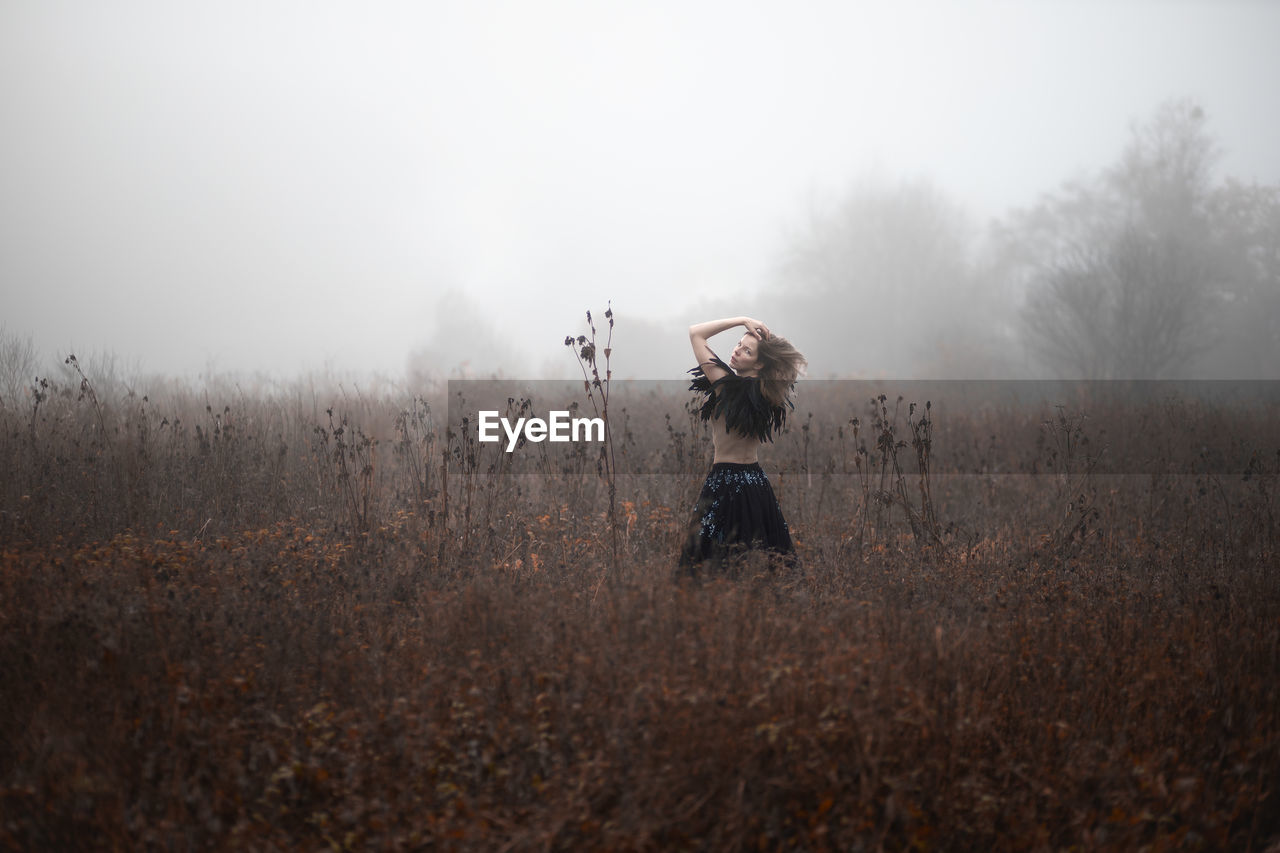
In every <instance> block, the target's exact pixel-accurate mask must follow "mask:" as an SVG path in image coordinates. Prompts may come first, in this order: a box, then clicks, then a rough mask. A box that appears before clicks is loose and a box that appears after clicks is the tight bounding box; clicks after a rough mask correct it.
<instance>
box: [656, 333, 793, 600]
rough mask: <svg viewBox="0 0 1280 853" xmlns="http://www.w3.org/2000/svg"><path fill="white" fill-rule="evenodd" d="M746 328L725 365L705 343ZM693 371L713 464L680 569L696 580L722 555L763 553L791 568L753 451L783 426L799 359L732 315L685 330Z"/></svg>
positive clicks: (783, 532) (787, 537)
mask: <svg viewBox="0 0 1280 853" xmlns="http://www.w3.org/2000/svg"><path fill="white" fill-rule="evenodd" d="M735 326H745V327H746V330H747V331H746V334H744V335H743V336H742V338H741V339H740V340H739V341H738V343H737V345H736V346H735V347H734V348H733V353H732V355H730V357H729V363H728V364H725V363H724V362H723V361H721V360H720V359H719V358H718V357H717V356H716V354H715V353H714V352H712V351H711V347H710V345H708V343H707V339H708V338H711V337H714V336H715V335H718V334H719V333H721V332H723V331H725V330H727V329H732V328H733V327H735ZM689 342H690V343H691V344H692V345H693V354H694V356H695V357H696V358H697V359H698V366H697V367H695V368H693V369H692V370H690V371H689V372H690V373H691V374H693V377H694V378H693V384H692V385H690V386H689V390H691V391H696V392H698V393H699V394H701V395H702V396H703V402H702V406H701V408H700V410H699V414H700V415H701V417H702V419H703V420H704V421H707V420H709V421H711V428H712V433H711V436H712V443H713V445H714V447H715V459H714V460H713V463H712V465H711V473H710V474H708V475H707V479H706V482H704V483H703V484H702V493H701V494H700V495H699V496H698V505H697V507H696V508H695V510H694V515H693V521H692V522H691V523H690V525H689V534H688V537H687V539H686V541H685V544H684V549H683V550H682V551H681V553H680V569H681V571H682V572H683V573H687V574H690V575H696V574H697V572H698V568H699V566H701V565H702V564H703V563H708V562H709V563H710V564H711V567H712V568H715V569H720V568H722V564H723V562H724V560H725V559H726V558H727V557H732V556H734V555H737V554H741V553H743V552H745V551H747V550H750V549H763V550H766V551H768V552H771V553H772V554H774V555H777V556H779V557H781V558H782V559H783V560H784V561H785V562H786V563H787V564H788V565H790V566H794V565H796V557H795V546H794V545H793V544H792V542H791V533H790V531H789V530H788V529H787V522H786V520H785V519H784V518H783V517H782V510H781V508H780V507H779V506H778V499H777V498H776V497H775V496H774V494H773V487H772V486H770V485H769V478H768V477H766V476H765V473H764V470H763V469H762V468H761V467H760V463H759V461H758V458H757V452H758V451H759V448H760V445H761V444H762V443H763V442H765V441H772V440H773V433H774V432H775V431H777V430H779V429H781V428H782V426H783V425H784V424H785V423H786V418H787V412H788V410H790V409H792V408H794V406H793V404H792V401H791V391H792V389H793V388H794V385H795V381H796V379H797V378H798V377H799V375H800V372H801V370H802V369H803V368H804V366H805V364H806V362H805V358H804V356H802V355H801V354H800V353H799V352H798V351H797V350H796V348H795V347H794V346H792V345H791V344H790V343H789V342H788V341H787V340H786V339H784V338H780V337H778V336H777V335H773V334H770V332H769V329H768V327H767V326H765V324H764V323H761V322H760V321H759V320H753V319H751V318H750V317H732V318H729V319H726V320H712V321H710V322H707V323H699V324H697V325H694V326H690V327H689Z"/></svg>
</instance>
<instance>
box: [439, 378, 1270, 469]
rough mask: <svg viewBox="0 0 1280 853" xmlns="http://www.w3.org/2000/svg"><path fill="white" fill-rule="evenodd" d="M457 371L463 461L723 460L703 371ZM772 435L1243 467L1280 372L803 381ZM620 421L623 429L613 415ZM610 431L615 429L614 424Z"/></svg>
mask: <svg viewBox="0 0 1280 853" xmlns="http://www.w3.org/2000/svg"><path fill="white" fill-rule="evenodd" d="M603 391H604V389H603V388H592V389H590V392H591V393H588V389H587V388H586V387H585V386H584V383H583V382H582V381H581V380H578V381H561V380H554V381H551V380H516V379H492V380H453V381H450V382H449V383H448V395H449V400H448V433H447V438H448V442H449V449H450V459H451V464H455V465H458V466H461V467H463V468H467V469H470V470H477V471H489V472H494V471H503V472H510V473H520V474H540V473H541V474H552V473H557V472H560V473H564V472H573V471H582V472H587V471H592V470H596V469H597V468H599V467H600V466H601V465H602V464H603V463H602V461H601V453H602V452H604V451H605V450H606V449H607V450H608V452H609V453H610V457H609V460H610V464H612V465H613V466H614V469H615V470H616V471H618V472H620V473H629V474H674V473H687V472H689V471H691V470H698V469H701V468H705V467H706V466H708V465H710V464H711V462H712V458H713V446H712V440H711V431H710V429H709V427H708V426H707V425H706V424H705V423H704V422H702V421H701V420H700V419H699V418H698V417H697V416H696V414H695V412H696V406H695V396H694V394H693V393H692V392H690V391H689V384H688V382H687V381H679V380H614V381H613V382H612V383H610V385H609V387H608V400H607V409H606V406H605V399H604V394H603ZM794 405H795V408H794V409H793V410H792V411H791V412H790V414H789V416H788V419H787V425H786V427H785V429H783V430H782V431H781V432H780V433H778V434H777V435H775V436H774V440H773V441H772V442H771V443H766V444H764V445H762V446H761V449H760V461H761V464H762V465H764V466H765V467H766V469H767V470H768V471H769V472H771V473H793V472H808V473H815V472H822V471H827V472H836V473H857V472H859V471H868V470H874V471H878V470H881V469H882V468H884V467H885V466H893V465H897V466H898V467H899V469H900V470H902V471H903V472H906V473H912V472H917V471H919V470H920V468H921V466H922V464H923V465H925V466H927V467H928V469H929V470H930V471H931V472H933V473H937V474H1079V473H1086V472H1088V473H1094V474H1099V475H1102V474H1200V473H1210V474H1217V475H1228V474H1236V475H1241V476H1253V475H1255V474H1257V475H1266V474H1276V473H1277V472H1280V382H1276V381H1229V380H1214V381H1145V380H1144V381H1122V380H1114V381H1047V380H1017V381H1005V380H999V381H995V380H992V381H978V380H966V381H955V380H937V381H931V380H901V381H894V380H802V381H801V382H800V383H798V384H797V386H796V393H795V404H794ZM606 426H607V430H606V429H605V427H606ZM605 432H607V435H602V433H605Z"/></svg>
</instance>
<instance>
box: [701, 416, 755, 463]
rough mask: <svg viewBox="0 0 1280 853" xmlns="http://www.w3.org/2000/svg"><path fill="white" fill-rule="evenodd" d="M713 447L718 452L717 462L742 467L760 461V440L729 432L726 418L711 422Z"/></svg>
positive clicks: (716, 455) (716, 454)
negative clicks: (725, 423) (726, 427)
mask: <svg viewBox="0 0 1280 853" xmlns="http://www.w3.org/2000/svg"><path fill="white" fill-rule="evenodd" d="M711 445H712V446H713V447H714V448H715V451H716V453H715V461H716V462H736V463H738V464H740V465H741V464H750V463H752V462H758V461H760V457H759V456H758V453H759V450H760V442H759V440H758V439H755V438H752V437H750V436H746V435H741V434H739V433H736V432H732V433H731V432H729V431H728V430H727V429H725V426H724V418H716V419H715V420H713V421H712V422H711Z"/></svg>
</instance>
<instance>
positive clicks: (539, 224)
mask: <svg viewBox="0 0 1280 853" xmlns="http://www.w3.org/2000/svg"><path fill="white" fill-rule="evenodd" d="M1277 35H1280V5H1276V4H1272V3H1256V4H1246V3H1210V2H1201V3H1193V2H1183V3H1140V2H1126V3H1122V4H1109V3H1078V2H1038V3H943V2H938V3H893V4H890V3H884V4H848V3H836V2H833V3H795V2H786V3H781V2H779V3H765V4H742V3H732V2H706V3H692V4H691V3H685V2H672V3H644V4H640V3H634V4H626V5H623V4H612V3H610V4H603V3H590V2H581V3H572V2H530V3H520V2H512V3H492V2H467V3H407V2H406V3H390V2H381V3H371V4H360V5H353V4H340V3H333V2H311V3H282V2H268V3H219V4H194V3H172V2H142V0H122V2H118V3H112V4H85V3H57V2H48V0H40V2H26V1H25V0H8V2H6V3H4V4H3V5H2V6H0V120H2V122H3V129H4V132H3V133H2V134H0V287H2V288H3V291H2V293H3V307H2V310H0V324H2V325H3V328H4V333H5V334H6V335H9V336H14V335H16V336H30V338H31V340H32V341H33V343H34V346H35V349H36V350H37V352H38V353H40V355H41V357H42V358H48V359H50V360H52V359H55V358H58V359H60V358H61V357H63V356H65V355H66V354H67V353H69V352H73V351H74V352H79V353H86V352H87V353H94V352H98V353H110V354H112V355H113V356H114V357H115V358H116V359H117V363H118V364H121V365H125V366H126V368H125V369H129V370H133V371H136V372H138V373H140V374H151V373H160V374H166V375H179V376H190V377H198V376H201V375H207V374H211V373H228V372H231V373H246V374H255V373H259V374H270V375H277V376H291V375H296V374H298V373H302V372H308V371H330V372H353V373H372V374H380V375H384V376H387V377H391V378H393V379H394V378H399V377H405V376H424V375H437V376H444V375H483V374H486V373H490V372H494V371H500V372H502V373H503V374H505V375H508V376H526V377H530V378H532V377H537V376H549V375H564V374H568V373H569V372H570V371H571V370H576V369H577V367H576V364H575V363H574V362H573V360H572V358H571V356H570V354H569V353H567V352H566V351H565V348H564V346H563V340H564V336H565V335H566V334H569V333H573V334H578V333H580V332H585V331H586V328H585V322H584V317H583V312H584V311H585V310H587V309H590V310H592V311H593V312H594V314H595V316H596V317H597V319H600V315H602V314H603V313H604V310H605V307H606V305H607V304H608V303H609V302H610V301H611V304H612V307H613V310H614V314H615V316H616V319H617V325H616V327H615V329H614V344H615V352H614V368H615V371H616V375H620V376H629V377H637V378H661V377H670V376H673V375H676V376H678V375H679V372H680V371H681V370H682V369H683V368H684V367H687V366H688V365H687V364H686V362H687V361H689V353H688V347H687V342H686V339H685V335H684V331H685V329H686V327H687V326H688V325H689V324H690V323H692V322H696V321H701V320H706V319H713V318H714V317H717V316H725V315H737V314H747V315H751V316H755V317H759V318H760V319H762V320H764V321H766V322H771V323H772V324H773V325H774V328H775V330H777V331H779V332H781V333H783V334H785V335H787V336H788V337H790V338H792V339H793V340H794V341H795V342H796V343H797V344H798V345H799V346H800V348H801V349H802V350H805V351H806V352H809V353H811V362H812V363H811V372H812V373H813V374H814V375H818V376H826V375H834V374H840V375H864V376H872V375H889V374H895V373H896V374H900V375H901V374H907V373H914V374H917V375H930V374H932V375H939V370H941V369H942V368H943V367H944V366H945V365H946V364H948V363H951V364H954V363H955V359H956V358H957V357H960V356H963V357H965V358H969V361H965V362H964V363H965V365H966V368H965V369H966V370H967V371H968V372H970V373H974V374H981V375H1013V374H1015V373H1016V372H1017V367H1018V365H1021V364H1023V363H1024V362H1025V360H1026V359H1025V353H1024V351H1023V350H1022V349H1019V347H1025V341H1024V342H1023V343H1018V341H1020V340H1022V339H1021V338H1019V337H1018V333H1017V330H1016V329H1014V326H1015V325H1016V323H1017V316H1019V315H1018V314H1017V310H1018V309H1019V307H1020V306H1021V305H1022V304H1023V303H1024V302H1025V300H1026V298H1027V297H1026V294H1025V293H1024V292H1022V290H1020V287H1022V286H1024V285H1025V281H1024V280H1019V279H1016V278H1000V277H998V276H996V275H995V274H994V273H991V269H992V263H993V262H989V261H986V260H983V257H985V256H983V255H982V253H983V252H984V251H985V250H984V248H983V247H984V246H986V245H987V243H988V236H987V235H988V233H989V226H990V224H991V223H992V222H993V221H1000V222H1009V221H1015V220H1013V219H1010V217H1016V211H1018V210H1024V209H1028V208H1031V207H1033V206H1034V205H1035V204H1036V203H1037V202H1038V200H1040V199H1041V198H1042V196H1043V195H1044V194H1046V193H1051V192H1054V191H1056V190H1059V189H1060V188H1061V187H1062V186H1063V185H1064V183H1065V182H1068V181H1071V180H1073V179H1079V178H1082V177H1087V176H1091V175H1096V174H1097V173H1098V172H1099V170H1103V169H1106V168H1108V167H1110V166H1112V165H1113V164H1115V163H1116V162H1117V161H1118V160H1119V159H1120V158H1121V156H1122V152H1124V151H1125V148H1126V145H1127V144H1129V141H1130V140H1131V138H1132V134H1133V130H1134V127H1135V125H1136V124H1140V123H1141V122H1144V121H1147V120H1149V119H1150V117H1151V116H1152V115H1153V114H1154V113H1155V112H1156V111H1157V110H1158V109H1159V107H1160V105H1161V104H1162V103H1165V102H1167V101H1168V100H1169V99H1178V98H1182V99H1189V100H1190V101H1192V102H1194V103H1195V104H1196V105H1198V107H1199V108H1202V109H1203V113H1204V116H1205V125H1204V126H1205V132H1206V133H1207V134H1209V135H1210V136H1211V137H1212V138H1213V140H1214V141H1215V142H1216V143H1217V146H1218V149H1219V155H1218V156H1217V157H1216V159H1215V160H1214V161H1213V167H1214V176H1215V180H1217V181H1219V182H1221V181H1222V180H1225V179H1226V178H1228V177H1230V178H1234V179H1236V180H1238V181H1240V182H1242V183H1244V184H1250V183H1260V184H1263V185H1269V186H1275V185H1278V184H1280V156H1277V153H1276V152H1280V110H1277V109H1276V107H1277V101H1276V96H1275V81H1276V80H1280V51H1277V50H1275V42H1276V36H1277ZM840 211H844V212H845V213H848V214H849V216H851V217H852V219H849V220H847V221H852V222H854V223H856V228H855V230H854V233H855V235H861V234H865V235H867V237H866V239H867V240H868V241H871V240H873V239H881V240H898V241H901V240H903V239H904V238H903V235H904V234H905V235H907V241H906V242H904V243H900V244H899V249H898V250H896V251H897V255H902V256H905V255H910V256H911V257H913V258H914V257H917V256H919V255H920V254H921V253H922V252H923V253H924V254H928V253H929V252H932V253H934V256H936V258H937V259H938V260H937V263H938V264H942V265H944V266H945V264H947V263H951V262H952V261H951V260H950V259H955V258H963V259H965V260H964V263H965V264H967V266H966V270H968V272H967V273H966V284H965V285H964V288H959V286H958V285H955V279H954V276H948V274H947V273H946V271H945V270H943V271H942V272H940V273H939V275H938V276H937V277H932V278H931V277H927V276H926V277H922V278H920V279H919V280H918V281H916V283H915V284H914V285H912V286H911V287H906V288H904V287H902V286H899V285H898V284H894V283H893V282H890V280H889V279H888V278H885V279H883V280H880V281H877V280H875V278H874V276H871V275H870V274H869V273H868V275H867V276H864V277H863V278H859V279H854V280H853V281H852V283H847V282H846V283H843V284H830V285H819V284H815V283H814V282H815V281H817V280H818V279H815V277H814V276H815V275H816V273H814V270H815V268H816V267H815V263H816V262H815V261H814V260H813V258H814V254H815V251H816V250H815V249H814V247H815V246H816V245H818V244H819V243H821V240H823V239H825V238H824V237H823V234H824V233H826V232H825V231H824V227H825V226H824V224H823V223H824V222H827V221H829V220H830V219H831V217H833V216H836V215H845V213H838V212H840ZM850 211H852V213H849V212H850ZM859 211H861V212H860V213H859ZM912 211H917V212H918V213H919V215H918V216H917V213H913V212H912ZM894 217H899V219H896V220H895V219H894ZM921 217H923V219H922V218H921ZM926 220H927V221H926ZM935 220H936V221H935ZM894 222H898V223H899V225H897V226H894V227H893V228H891V227H890V225H892V223H894ZM886 223H889V224H890V225H886ZM930 223H933V224H930ZM939 223H942V224H939ZM1267 227H1269V226H1267ZM917 228H918V234H917V230H916V229H917ZM877 229H879V230H877ZM895 229H896V230H895ZM938 229H942V230H938ZM877 233H879V234H880V235H881V236H880V237H879V238H874V235H875V234H877ZM913 234H917V236H918V238H919V241H920V242H918V243H913V242H912V239H911V235H913ZM939 234H941V235H942V236H943V238H944V239H943V240H942V243H945V242H946V240H950V239H952V236H953V235H959V236H957V237H955V240H956V241H957V242H956V243H955V246H954V247H952V248H950V249H949V248H947V245H942V246H941V248H940V247H939V246H940V244H939V242H938V240H936V239H934V238H935V237H937V235H939ZM885 235H888V236H885ZM930 235H932V236H930ZM833 239H834V238H833ZM841 239H842V240H845V242H846V243H848V242H849V238H841ZM858 239H860V238H854V239H853V244H854V245H853V246H852V248H850V247H849V246H846V247H845V248H844V249H842V250H841V251H842V252H845V254H844V255H839V257H862V254H859V253H860V252H861V253H863V254H865V252H864V251H863V250H864V249H865V248H866V247H865V246H862V245H861V244H859V243H858ZM917 248H919V249H920V251H916V249H917ZM926 250H927V251H926ZM952 250H954V251H952ZM850 252H852V253H853V254H849V253H850ZM946 252H951V254H946ZM824 257H825V256H824ZM806 259H807V260H806ZM823 263H825V261H824V262H823ZM851 263H852V261H851ZM876 263H881V264H883V263H887V262H886V261H883V260H877V261H876ZM872 268H873V267H872V266H867V267H865V269H872ZM886 269H887V268H886ZM939 269H943V267H939ZM988 273H991V274H990V275H988ZM997 278H999V282H998V283H996V280H997ZM895 281H896V280H895ZM913 281H914V280H913ZM886 282H889V283H887V284H886ZM1020 282H1021V284H1020ZM823 286H828V287H829V288H830V290H829V291H825V292H828V293H836V292H839V293H841V294H843V295H844V296H845V297H849V298H846V301H845V302H843V303H840V305H841V307H840V310H839V312H838V313H833V312H832V311H827V310H824V308H823V305H824V302H823V293H824V291H823V290H822V287H823ZM850 288H852V295H851V291H850ZM1228 295H1229V296H1231V295H1230V294H1228ZM1224 299H1225V297H1224ZM1231 299H1235V297H1234V296H1231ZM1227 301H1230V300H1227ZM987 303H995V304H999V305H1003V306H1004V307H1005V308H1007V309H1008V312H1007V313H1004V314H1000V313H999V312H992V311H988V310H986V309H983V310H977V309H975V306H981V305H984V304H987ZM850 305H856V306H858V309H857V310H851V309H850V308H849V306H850ZM966 311H967V312H968V313H966ZM956 324H962V325H963V328H964V329H965V330H966V331H965V334H958V333H957V334H956V335H954V336H953V337H950V338H949V337H948V332H949V330H951V329H952V328H960V325H956ZM921 330H926V331H927V332H928V335H927V336H931V337H930V338H929V341H928V342H927V346H924V348H923V349H922V348H921V346H922V345H921V344H920V342H919V339H920V337H921V335H922V332H921ZM1206 334H1208V333H1206ZM927 336H926V337H927ZM939 336H941V338H946V340H941V339H940V338H939ZM1219 336H1221V334H1219ZM1235 363H1236V362H1234V361H1230V360H1225V361H1221V362H1220V364H1221V365H1226V366H1223V367H1219V368H1214V369H1219V370H1220V371H1221V370H1228V369H1230V365H1231V364H1235ZM1204 370H1210V368H1204V369H1203V370H1202V372H1204ZM1210 372H1211V371H1210Z"/></svg>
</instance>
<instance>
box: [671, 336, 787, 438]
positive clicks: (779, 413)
mask: <svg viewBox="0 0 1280 853" xmlns="http://www.w3.org/2000/svg"><path fill="white" fill-rule="evenodd" d="M711 363H712V364H714V365H716V366H717V367H719V368H721V369H723V370H724V372H725V375H724V376H721V377H720V378H719V379H717V380H716V381H714V382H712V381H711V380H710V379H708V378H707V375H706V374H705V373H703V372H702V365H698V366H697V367H695V368H693V369H692V370H690V371H689V373H690V374H692V375H693V384H692V385H690V386H689V390H690V391H696V392H698V393H699V394H702V395H705V398H706V399H705V400H704V402H703V403H702V407H701V408H700V409H699V410H698V415H699V416H700V417H701V418H702V419H703V420H704V421H709V420H713V419H716V418H724V424H725V427H726V428H728V429H730V430H732V431H734V432H737V433H738V434H740V435H743V436H748V437H755V438H756V439H758V440H759V441H773V433H774V432H775V431H777V430H780V429H782V427H783V424H785V423H786V420H787V410H788V409H793V408H795V405H794V404H793V403H792V402H791V401H790V400H787V401H786V405H778V406H775V405H773V404H771V403H770V402H769V401H768V400H767V399H765V396H764V393H763V391H762V390H761V388H760V380H759V379H758V378H757V377H755V376H739V375H738V374H736V373H734V372H733V368H731V367H729V365H727V364H725V363H724V362H723V361H721V360H720V359H719V358H717V357H716V356H715V355H712V356H711Z"/></svg>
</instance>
